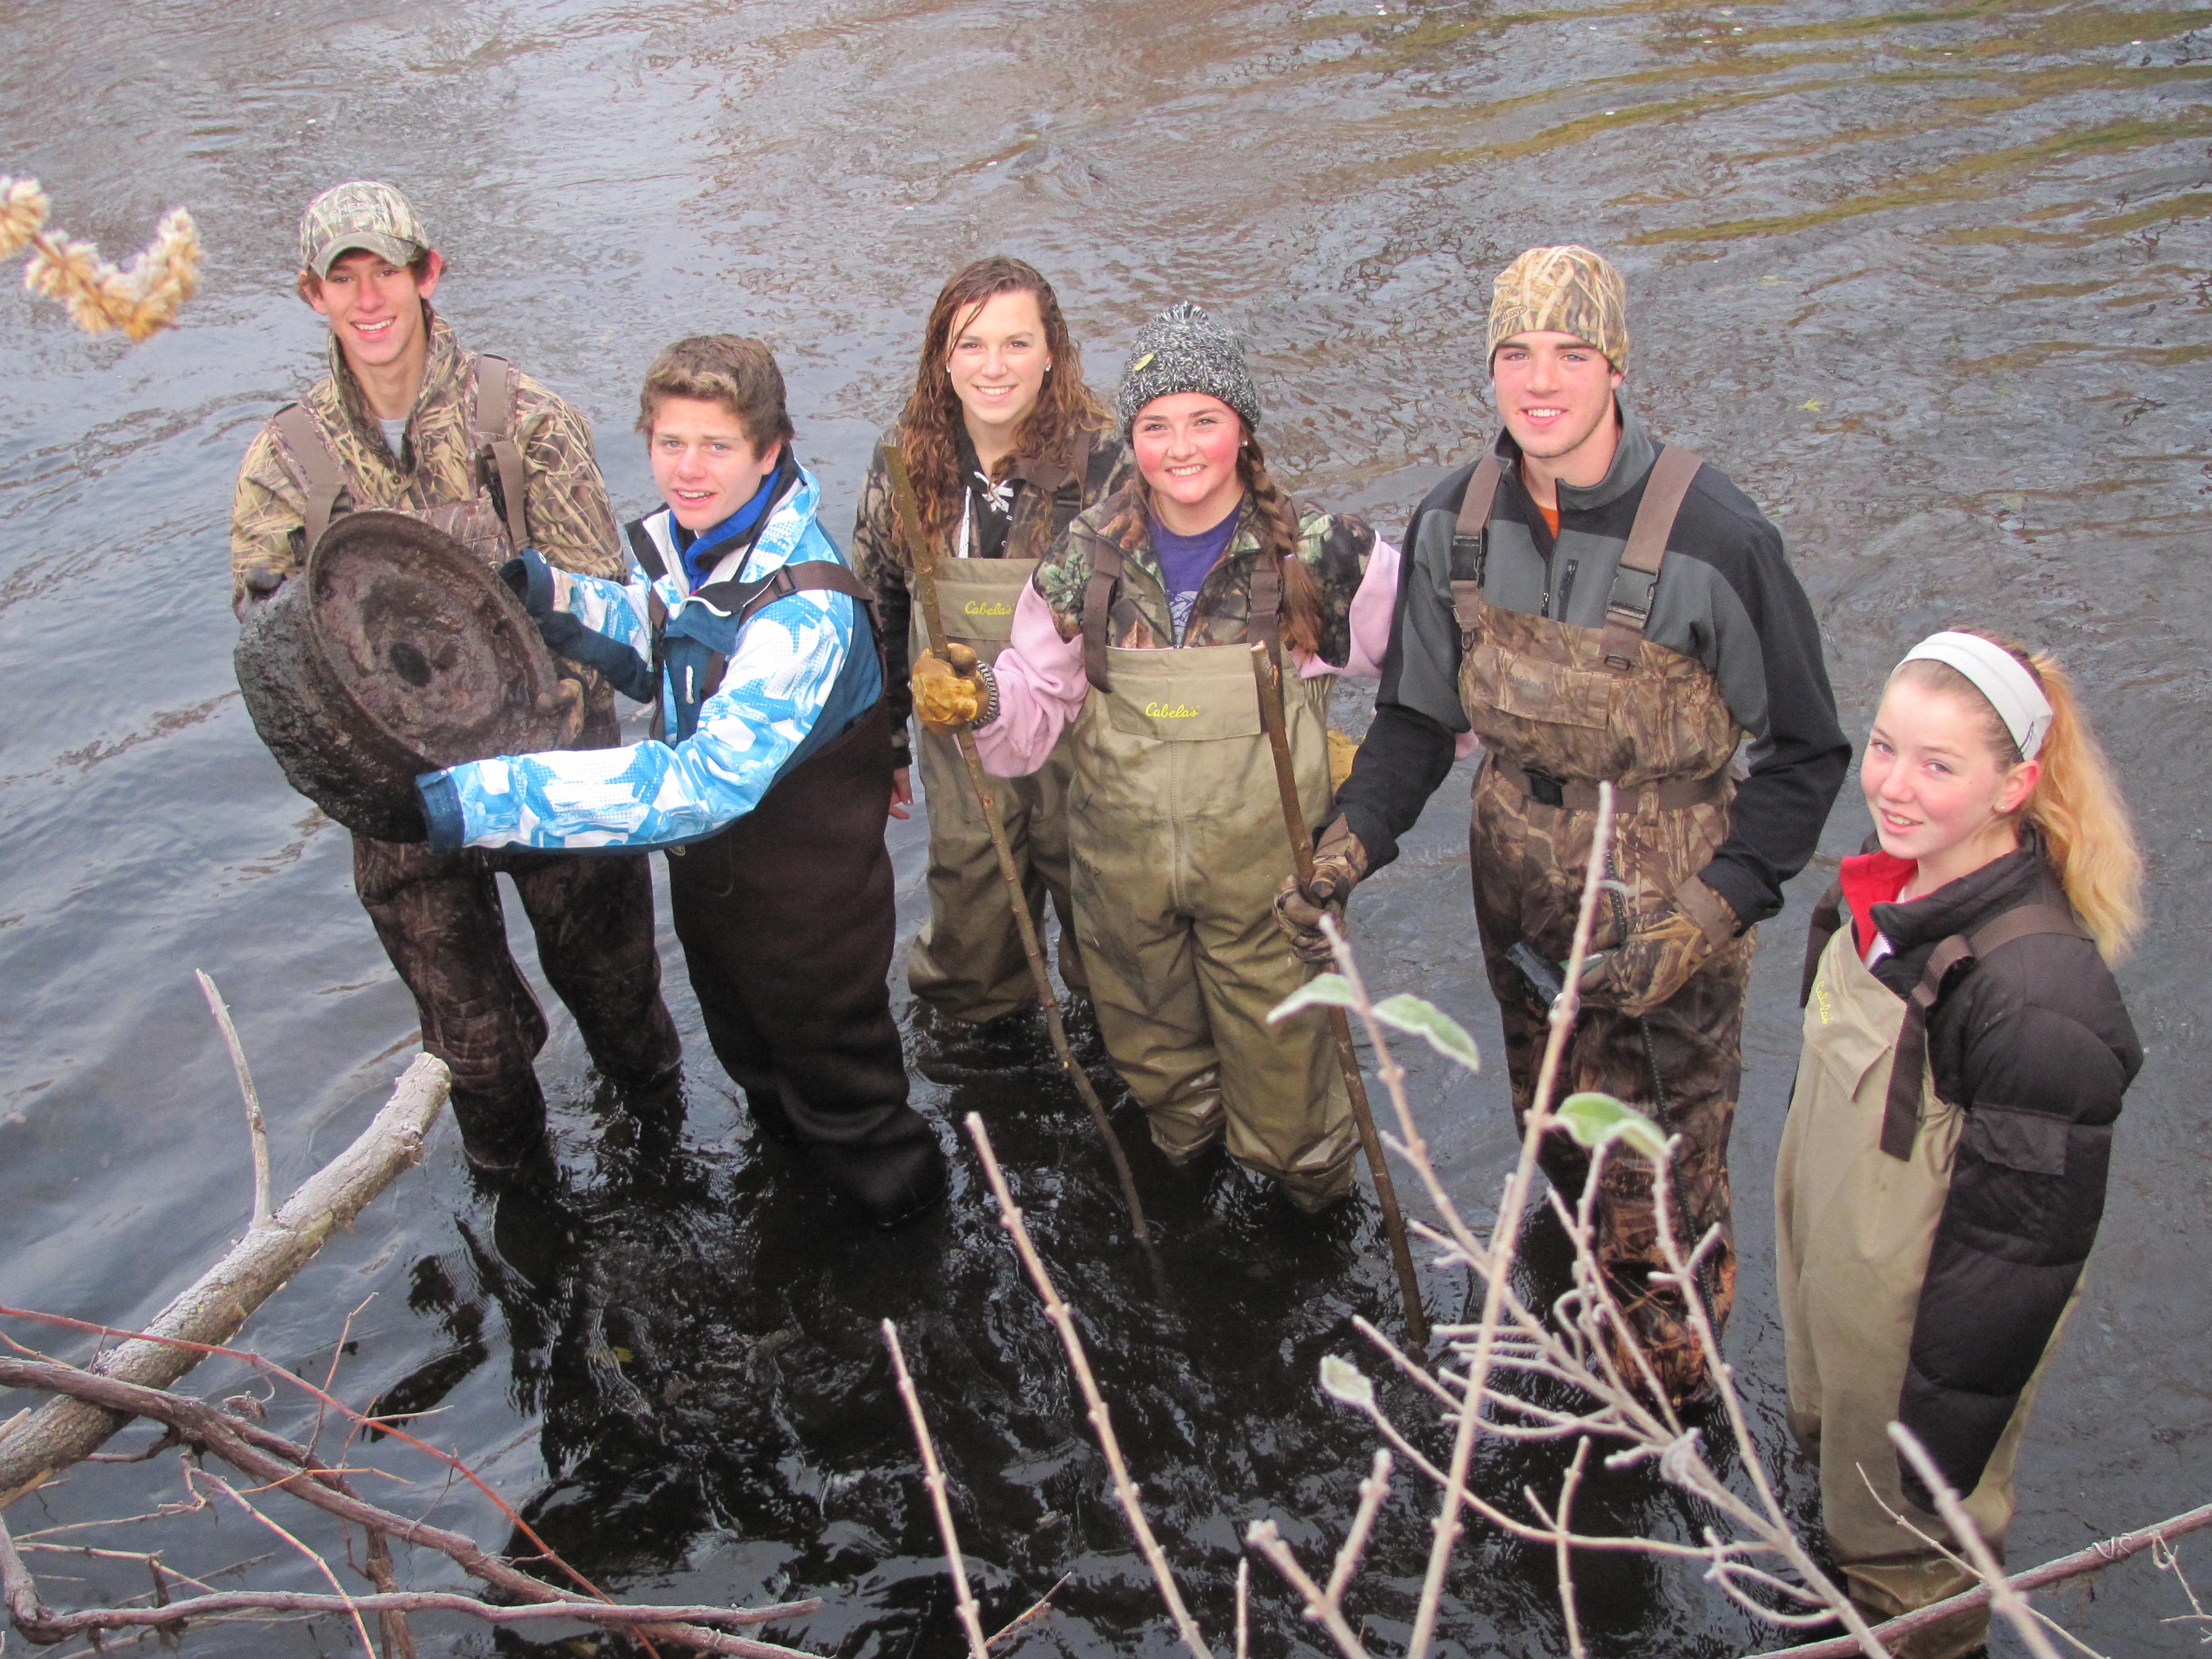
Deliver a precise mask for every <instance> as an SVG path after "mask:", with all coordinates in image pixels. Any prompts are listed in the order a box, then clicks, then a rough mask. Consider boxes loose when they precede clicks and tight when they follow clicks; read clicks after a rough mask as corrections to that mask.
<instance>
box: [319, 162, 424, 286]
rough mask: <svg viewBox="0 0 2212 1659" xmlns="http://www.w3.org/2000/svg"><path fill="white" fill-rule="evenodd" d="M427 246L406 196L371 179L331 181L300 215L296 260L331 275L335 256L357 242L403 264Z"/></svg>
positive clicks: (357, 246) (418, 221)
mask: <svg viewBox="0 0 2212 1659" xmlns="http://www.w3.org/2000/svg"><path fill="white" fill-rule="evenodd" d="M429 246H430V238H429V236H428V234H426V233H425V232H424V231H423V229H422V221H421V220H420V219H417V218H416V216H415V210H414V209H413V208H411V207H410V206H409V205H408V204H407V198H406V197H404V196H402V195H401V194H400V193H399V192H398V191H396V190H394V189H393V188H392V186H391V185H384V184H379V183H378V182H377V181H376V180H375V179H353V180H351V181H350V182H349V183H346V184H343V185H331V187H330V188H329V189H328V190H326V191H324V192H323V193H322V194H321V195H320V196H318V197H315V199H314V200H313V201H312V202H310V203H308V204H307V211H306V212H305V213H303V214H301V216H300V264H301V266H302V267H304V268H305V269H307V270H312V271H313V272H314V273H315V275H316V276H329V275H330V274H331V265H332V264H334V263H336V262H337V257H338V256H339V255H340V254H342V253H349V252H352V251H353V250H354V249H355V248H364V249H366V250H368V252H371V253H374V254H377V255H380V257H382V258H386V259H389V260H391V261H392V264H395V265H404V264H408V263H409V262H410V261H411V260H413V259H414V258H416V255H418V254H420V253H422V252H425V251H426V250H428V247H429Z"/></svg>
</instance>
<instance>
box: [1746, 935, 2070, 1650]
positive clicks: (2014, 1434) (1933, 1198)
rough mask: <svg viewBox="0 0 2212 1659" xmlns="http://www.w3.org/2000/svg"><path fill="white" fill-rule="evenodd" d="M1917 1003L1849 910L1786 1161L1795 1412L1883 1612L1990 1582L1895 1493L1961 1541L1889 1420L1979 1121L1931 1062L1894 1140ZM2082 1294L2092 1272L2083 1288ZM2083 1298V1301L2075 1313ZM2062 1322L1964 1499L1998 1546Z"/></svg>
mask: <svg viewBox="0 0 2212 1659" xmlns="http://www.w3.org/2000/svg"><path fill="white" fill-rule="evenodd" d="M1904 1019H1905V1002H1904V1000H1903V999H1902V998H1900V997H1899V996H1898V994H1896V993H1895V992H1893V991H1892V990H1891V989H1890V988H1889V987H1887V986H1886V985H1884V984H1883V983H1882V982H1881V981H1880V980H1878V979H1876V978H1875V976H1874V975H1873V974H1871V973H1870V972H1869V971H1868V969H1867V967H1866V964H1865V963H1863V962H1861V961H1860V960H1859V956H1858V951H1857V949H1856V948H1855V945H1854V942H1853V929H1852V927H1851V926H1850V923H1849V922H1848V921H1846V922H1845V924H1844V926H1843V927H1841V928H1840V929H1838V932H1837V933H1836V934H1835V937H1833V938H1832V939H1830V940H1829V941H1828V945H1827V949H1826V951H1823V952H1822V953H1821V956H1820V971H1819V973H1818V974H1817V975H1815V976H1814V981H1813V989H1812V994H1811V996H1810V997H1808V999H1807V1001H1806V1005H1805V1049H1804V1054H1803V1057H1802V1059H1801V1060H1799V1061H1798V1064H1797V1087H1796V1093H1795V1094H1794V1095H1793V1096H1792V1097H1791V1099H1790V1121H1789V1122H1788V1124H1787V1125H1786V1126H1785V1127H1784V1129H1783V1132H1782V1152H1781V1156H1780V1158H1778V1161H1777V1163H1776V1166H1775V1172H1774V1220H1775V1228H1774V1250H1775V1256H1776V1264H1775V1265H1776V1277H1777V1278H1778V1279H1779V1281H1780V1290H1781V1297H1782V1335H1783V1342H1784V1352H1785V1353H1786V1355H1787V1359H1788V1366H1789V1378H1790V1431H1791V1432H1792V1433H1793V1434H1794V1435H1796V1437H1797V1440H1798V1443H1800V1444H1801V1445H1802V1446H1803V1447H1804V1448H1805V1450H1806V1452H1807V1454H1808V1455H1810V1456H1813V1457H1815V1458H1817V1459H1818V1460H1819V1462H1820V1511H1821V1521H1822V1524H1823V1526H1824V1528H1826V1532H1827V1534H1828V1544H1829V1547H1830V1549H1831V1550H1832V1552H1833V1553H1834V1555H1835V1559H1836V1564H1837V1565H1838V1566H1839V1567H1841V1568H1842V1569H1843V1571H1844V1578H1845V1580H1846V1581H1847V1582H1848V1583H1849V1585H1850V1593H1851V1596H1852V1598H1853V1599H1854V1600H1855V1601H1859V1602H1861V1603H1863V1605H1865V1606H1866V1607H1869V1608H1870V1609H1872V1610H1873V1611H1875V1612H1877V1613H1881V1614H1882V1615H1884V1616H1890V1615H1893V1614H1896V1613H1910V1612H1911V1611H1912V1610H1913V1609H1914V1608H1916V1607H1926V1606H1927V1605H1928V1604H1929V1603H1930V1602H1931V1601H1942V1599H1943V1598H1944V1597H1946V1596H1948V1595H1957V1594H1958V1593H1959V1592H1960V1590H1963V1589H1967V1588H1968V1587H1969V1586H1971V1585H1972V1583H1973V1582H1974V1579H1973V1576H1972V1574H1971V1573H1969V1572H1966V1571H1962V1570H1961V1569H1960V1568H1958V1567H1955V1566H1954V1565H1951V1563H1949V1562H1948V1561H1947V1560H1945V1559H1943V1558H1942V1556H1941V1555H1939V1554H1938V1553H1936V1551H1935V1550H1934V1549H1933V1548H1931V1547H1929V1546H1928V1545H1926V1544H1923V1542H1921V1541H1920V1540H1918V1539H1917V1538H1915V1537H1913V1536H1912V1534H1910V1533H1908V1532H1907V1531H1905V1528H1903V1527H1902V1526H1901V1525H1899V1523H1898V1522H1896V1521H1893V1520H1892V1519H1891V1518H1890V1516H1888V1515H1887V1514H1886V1513H1885V1512H1884V1511H1883V1510H1882V1507H1881V1505H1882V1504H1888V1505H1889V1507H1890V1508H1891V1509H1893V1510H1896V1511H1897V1513H1898V1514H1899V1515H1902V1516H1906V1517H1907V1518H1909V1519H1910V1520H1911V1522H1912V1524H1913V1525H1914V1526H1916V1527H1917V1528H1920V1529H1921V1530H1922V1531H1923V1532H1924V1533H1926V1534H1929V1537H1931V1538H1936V1539H1938V1540H1941V1541H1942V1542H1944V1543H1945V1544H1947V1545H1949V1544H1951V1543H1952V1536H1951V1532H1950V1529H1949V1528H1948V1527H1947V1526H1945V1524H1944V1523H1943V1521H1942V1518H1941V1517H1940V1516H1933V1515H1929V1514H1927V1513H1925V1512H1924V1511H1923V1510H1918V1509H1916V1508H1915V1507H1914V1506H1913V1505H1911V1504H1909V1503H1907V1502H1906V1500H1905V1495H1904V1492H1903V1490H1902V1487H1901V1484H1900V1482H1899V1477H1898V1472H1897V1453H1896V1449H1895V1448H1894V1447H1893V1446H1892V1445H1891V1443H1890V1440H1889V1434H1888V1428H1889V1425H1890V1424H1892V1423H1893V1422H1895V1421H1896V1420H1897V1413H1898V1401H1899V1395H1901V1394H1902V1392H1903V1390H1904V1388H1905V1364H1906V1360H1907V1358H1908V1356H1909V1354H1910V1352H1911V1346H1912V1322H1913V1316H1914V1315H1915V1313H1916V1312H1917V1310H1918V1307H1919V1303H1920V1285H1921V1281H1922V1280H1923V1279H1925V1278H1926V1277H1927V1273H1928V1255H1929V1249H1930V1247H1931V1246H1932V1245H1933V1243H1934V1242H1935V1237H1936V1223H1937V1221H1939V1220H1940V1219H1941V1218H1942V1213H1943V1201H1944V1199H1945V1197H1946V1196H1947V1194H1948V1193H1949V1191H1950V1187H1951V1164H1952V1158H1953V1155H1954V1152H1955V1151H1956V1149H1957V1147H1958V1144H1959V1136H1960V1133H1961V1131H1962V1130H1963V1128H1964V1127H1965V1123H1966V1113H1965V1112H1964V1111H1962V1110H1961V1109H1960V1108H1958V1107H1956V1106H1953V1105H1949V1104H1947V1103H1944V1102H1943V1101H1942V1100H1939V1099H1937V1098H1936V1094H1935V1091H1934V1089H1933V1088H1932V1086H1930V1085H1929V1082H1928V1081H1927V1079H1926V1078H1925V1076H1924V1075H1923V1080H1922V1084H1921V1116H1920V1126H1919V1133H1917V1135H1916V1136H1915V1137H1914V1139H1913V1144H1912V1150H1911V1157H1910V1158H1895V1157H1893V1156H1891V1155H1890V1154H1889V1153H1887V1152H1884V1151H1883V1150H1882V1148H1881V1127H1882V1110H1883V1106H1884V1103H1885V1102H1886V1101H1887V1098H1888V1095H1889V1082H1890V1071H1891V1068H1892V1064H1893V1061H1894V1060H1896V1058H1897V1043H1898V1030H1899V1026H1900V1025H1902V1024H1903V1023H1904ZM1922 1070H1923V1074H1924V1073H1925V1071H1926V1062H1925V1061H1924V1060H1923V1062H1922ZM2080 1297H2081V1287H2080V1285H2079V1284H2078V1283H2077V1284H2076V1285H2075V1291H2074V1300H2075V1301H2078V1300H2079V1299H2080ZM2073 1306H2074V1302H2073V1301H2069V1303H2068V1304H2067V1309H2068V1312H2069V1314H2070V1313H2071V1311H2072V1309H2073ZM2064 1329H2065V1317H2064V1316H2062V1317H2061V1318H2060V1320H2059V1324H2058V1328H2057V1330H2054V1331H2053V1332H2052V1333H2051V1342H2050V1345H2049V1346H2047V1347H2045V1350H2044V1359H2043V1364H2041V1365H2039V1366H2038V1367H2037V1368H2036V1374H2035V1376H2033V1377H2032V1378H2030V1379H2029V1382H2028V1384H2027V1387H2026V1388H2025V1389H2022V1390H2021V1396H2020V1403H2019V1405H2017V1406H2016V1407H2014V1409H2013V1414H2012V1418H2011V1419H2010V1420H2009V1421H2008V1423H2007V1424H2006V1425H2005V1431H2004V1434H2003V1436H2002V1438H2000V1439H1999V1440H1998V1442H1997V1444H1996V1450H1995V1451H1994V1452H1992V1453H1991V1454H1990V1461H1989V1464H1988V1466H1987V1467H1986V1468H1984V1470H1983V1471H1982V1479H1981V1482H1980V1484H1979V1485H1978V1486H1976V1487H1975V1488H1974V1490H1973V1491H1972V1492H1970V1493H1967V1494H1966V1497H1965V1503H1966V1513H1967V1514H1968V1515H1969V1516H1972V1517H1973V1522H1974V1524H1975V1526H1976V1527H1977V1528H1979V1529H1980V1531H1981V1534H1982V1536H1983V1537H1984V1538H1985V1539H1987V1540H1988V1541H1989V1542H1990V1547H1991V1548H1992V1549H1994V1550H1996V1552H1997V1553H1999V1555H2000V1557H2002V1553H2003V1550H2004V1537H2005V1528H2007V1526H2008V1525H2009V1524H2010V1522H2011V1521H2012V1511H2013V1479H2012V1476H2013V1463H2014V1461H2015V1458H2016V1457H2017V1456H2018V1455H2019V1451H2020V1438H2021V1434H2022V1432H2023V1431H2025V1430H2026V1429H2027V1416H2028V1413H2029V1412H2030V1410H2032V1409H2033V1407H2034V1404H2035V1392H2036V1389H2037V1386H2038V1384H2039V1383H2040V1382H2041V1380H2042V1376H2043V1369H2044V1366H2046V1365H2048V1364H2050V1358H2051V1352H2053V1351H2054V1350H2055V1349H2056V1348H2057V1346H2058V1337H2059V1333H2060V1332H2062V1331H2063V1330H2064ZM1869 1483H1871V1484H1872V1487H1873V1490H1872V1491H1871V1492H1869V1490H1868V1487H1869ZM1877 1499H1879V1501H1877ZM1954 1547H1955V1546H1954ZM1988 1623H1989V1612H1988V1609H1987V1608H1982V1609H1978V1610H1977V1611H1975V1612H1973V1613H1966V1614H1961V1615H1960V1617H1959V1618H1958V1619H1956V1620H1948V1621H1946V1622H1945V1623H1944V1624H1943V1625H1942V1626H1937V1627H1936V1629H1934V1630H1932V1631H1929V1632H1922V1633H1920V1634H1919V1635H1917V1636H1916V1637H1912V1638H1906V1644H1905V1646H1902V1647H1900V1648H1899V1649H1897V1650H1896V1651H1897V1652H1899V1653H1900V1654H1904V1655H1907V1656H1910V1659H1952V1656H1954V1655H1958V1654H1963V1653H1966V1652H1969V1651H1971V1650H1973V1649H1974V1648H1976V1647H1978V1646H1979V1645H1980V1644H1981V1643H1982V1641H1983V1639H1984V1633H1985V1631H1986V1628H1987V1626H1988Z"/></svg>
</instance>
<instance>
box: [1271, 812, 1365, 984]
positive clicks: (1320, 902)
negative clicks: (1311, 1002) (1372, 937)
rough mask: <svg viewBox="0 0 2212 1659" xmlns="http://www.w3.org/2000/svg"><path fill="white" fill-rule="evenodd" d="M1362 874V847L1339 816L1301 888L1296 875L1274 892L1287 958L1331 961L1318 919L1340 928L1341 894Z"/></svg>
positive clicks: (1324, 837)
mask: <svg viewBox="0 0 2212 1659" xmlns="http://www.w3.org/2000/svg"><path fill="white" fill-rule="evenodd" d="M1366 873H1367V849H1366V848H1364V847H1362V846H1361V845H1360V844H1359V837H1358V836H1355V835H1353V834H1352V831H1351V829H1350V828H1348V827H1347V826H1346V823H1345V822H1344V820H1343V819H1342V818H1339V819H1337V820H1336V822H1335V823H1332V824H1330V825H1329V826H1328V829H1325V830H1324V831H1322V838H1321V845H1320V846H1318V847H1316V848H1314V867H1313V879H1312V880H1311V881H1309V882H1307V883H1306V884H1304V886H1300V885H1299V884H1298V878H1297V877H1296V876H1290V877H1286V878H1285V879H1284V882H1283V884H1282V885H1281V886H1280V887H1279V888H1278V889H1277V890H1276V891H1275V925H1276V926H1277V927H1279V928H1281V929H1282V930H1283V931H1284V932H1285V933H1287V934H1289V935H1290V939H1291V955H1292V956H1294V957H1297V959H1298V960H1299V961H1301V962H1333V961H1334V960H1335V953H1334V951H1331V950H1330V948H1329V943H1328V934H1326V933H1322V930H1321V919H1322V917H1323V916H1325V915H1328V916H1334V917H1335V918H1336V926H1337V931H1338V932H1339V933H1341V932H1343V930H1344V900H1345V896H1346V894H1348V893H1349V892H1351V891H1352V889H1353V888H1355V887H1357V886H1358V885H1359V883H1360V879H1361V878H1363V877H1364V876H1365V875H1366Z"/></svg>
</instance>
